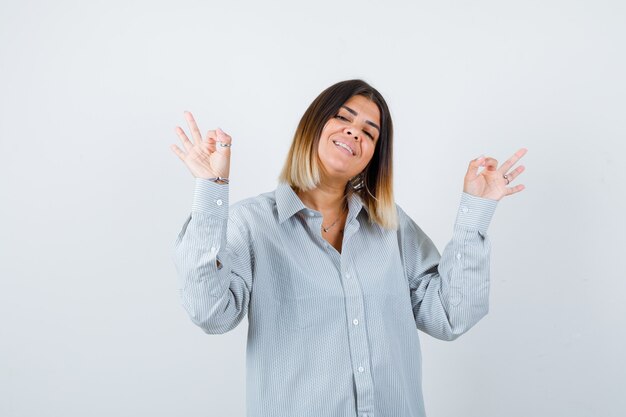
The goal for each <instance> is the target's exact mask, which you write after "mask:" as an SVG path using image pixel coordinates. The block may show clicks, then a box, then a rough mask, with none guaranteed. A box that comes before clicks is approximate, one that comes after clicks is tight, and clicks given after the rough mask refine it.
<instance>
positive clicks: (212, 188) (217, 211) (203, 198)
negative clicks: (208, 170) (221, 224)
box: [191, 178, 228, 219]
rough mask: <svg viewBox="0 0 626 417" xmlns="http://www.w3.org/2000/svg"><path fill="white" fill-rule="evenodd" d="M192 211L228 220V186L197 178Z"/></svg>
mask: <svg viewBox="0 0 626 417" xmlns="http://www.w3.org/2000/svg"><path fill="white" fill-rule="evenodd" d="M191 211H199V212H202V213H206V214H209V215H211V216H214V217H217V218H220V219H226V218H228V184H217V183H215V182H213V181H210V180H207V179H205V178H196V183H195V187H194V191H193V204H192V205H191Z"/></svg>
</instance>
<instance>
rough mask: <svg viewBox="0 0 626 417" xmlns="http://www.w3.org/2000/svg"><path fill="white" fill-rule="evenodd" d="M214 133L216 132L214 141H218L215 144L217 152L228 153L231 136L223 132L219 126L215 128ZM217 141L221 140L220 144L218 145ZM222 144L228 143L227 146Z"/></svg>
mask: <svg viewBox="0 0 626 417" xmlns="http://www.w3.org/2000/svg"><path fill="white" fill-rule="evenodd" d="M215 133H216V134H217V140H216V142H218V143H217V144H216V150H217V152H219V153H229V152H230V145H231V142H232V138H231V137H230V136H229V135H227V134H226V132H224V131H223V130H222V129H220V128H219V127H218V128H217V129H216V130H215ZM219 142H221V146H220V143H219ZM224 145H228V146H224Z"/></svg>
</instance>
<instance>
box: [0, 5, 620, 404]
mask: <svg viewBox="0 0 626 417" xmlns="http://www.w3.org/2000/svg"><path fill="white" fill-rule="evenodd" d="M625 23H626V6H624V2H620V1H597V0H596V1H571V0H569V1H551V0H550V1H546V0H541V1H537V0H530V1H528V0H526V1H515V2H513V1H456V2H450V1H437V2H409V1H406V2H400V1H386V2H385V3H384V5H383V4H382V2H372V1H363V0H361V1H328V2H325V1H322V2H321V1H315V2H306V3H304V2H295V1H284V2H280V1H275V0H274V1H265V2H252V1H250V2H248V3H244V2H235V1H231V2H226V1H223V2H213V1H185V0H183V1H176V2H164V1H147V0H143V1H132V0H131V1H128V0H126V1H123V2H122V1H88V2H80V1H61V0H57V1H54V2H44V1H23V0H21V1H17V0H2V3H1V4H0V196H1V197H0V198H1V200H0V256H1V261H0V415H2V416H4V417H18V416H19V417H21V416H33V417H34V416H37V417H40V416H64V417H74V416H75V417H78V416H81V417H82V416H85V415H88V416H94V417H97V416H181V415H185V416H190V417H191V416H243V415H244V410H245V401H244V400H245V390H244V388H245V363H244V361H245V338H246V332H247V321H245V320H244V322H242V323H241V324H240V325H239V327H237V328H236V329H235V330H233V331H232V332H230V333H227V334H224V335H213V336H209V335H205V334H204V333H203V332H202V331H201V330H200V329H199V328H197V327H195V326H194V325H193V324H192V323H191V321H190V320H189V319H188V318H187V316H186V313H185V312H184V310H183V309H182V307H181V306H180V305H179V301H178V298H177V294H176V288H177V277H176V272H175V269H174V265H173V262H172V259H171V253H172V252H171V249H172V244H173V242H174V239H175V238H176V236H177V234H178V233H179V231H180V229H181V227H182V225H183V222H184V220H185V219H186V217H187V215H188V214H189V211H190V209H191V202H192V192H193V178H192V176H191V174H190V173H189V171H188V170H187V169H186V167H185V166H184V165H183V164H182V162H181V161H180V160H179V159H178V158H177V157H176V155H175V154H174V153H173V152H172V151H171V150H170V148H169V147H170V145H171V144H174V143H176V144H179V143H180V142H179V141H178V138H177V137H176V135H175V133H174V127H175V126H176V125H180V126H183V127H184V128H185V129H186V130H188V127H187V126H186V125H185V121H184V118H183V111H184V110H190V111H192V112H193V113H194V115H195V116H196V119H197V120H198V123H199V125H200V128H201V129H202V130H203V131H206V130H208V129H214V128H215V127H217V126H219V127H221V128H222V129H224V130H225V131H226V132H228V133H230V134H231V135H232V136H233V144H234V145H233V151H232V165H231V186H230V190H231V194H230V198H231V202H234V201H237V200H240V199H242V198H244V197H248V196H254V195H258V194H260V193H262V192H266V191H270V190H273V189H274V188H275V186H276V180H277V176H278V173H279V171H280V167H281V166H282V164H283V162H284V158H285V156H286V153H287V150H288V147H289V144H290V143H291V139H292V137H293V133H294V131H295V128H296V126H297V123H298V121H299V119H300V117H301V115H302V113H303V112H304V111H305V109H306V108H307V106H308V105H309V103H310V102H311V101H312V100H313V99H314V98H315V97H316V96H317V95H318V94H319V93H320V92H321V91H322V90H323V89H324V88H326V87H328V86H329V85H331V84H333V83H335V82H337V81H341V80H345V79H351V78H362V79H364V80H365V81H367V82H369V83H371V84H372V85H373V86H374V87H376V88H377V89H378V90H379V91H380V92H381V93H382V94H383V95H384V97H385V98H386V100H387V102H388V103H389V106H390V108H391V112H392V116H393V120H394V123H395V128H396V135H395V150H394V153H395V155H394V167H395V178H394V183H395V192H396V201H397V202H398V203H399V204H400V205H401V206H402V207H403V208H405V210H406V211H407V212H408V213H409V215H410V216H411V217H412V218H413V219H414V220H415V221H416V222H417V223H418V224H419V225H420V226H421V227H422V228H423V229H424V230H425V231H426V233H428V234H429V236H430V237H431V238H432V239H433V240H434V242H435V243H436V244H437V246H438V247H439V248H440V250H443V247H444V246H445V244H446V243H447V242H448V240H449V239H450V237H451V233H452V226H453V222H454V218H455V213H456V209H457V207H458V202H459V198H460V192H461V189H462V180H463V175H464V174H465V171H466V169H467V164H468V162H469V161H470V160H471V159H473V158H475V157H477V156H479V155H480V154H481V153H485V154H486V155H488V156H492V157H495V158H496V159H498V160H499V161H500V162H504V160H505V159H507V158H508V157H509V156H510V155H512V154H513V152H515V151H516V150H517V149H519V148H521V147H526V148H528V154H527V155H526V156H525V157H524V158H523V159H522V161H521V162H520V163H523V164H524V165H525V166H526V172H524V174H522V175H521V176H520V177H519V180H517V181H516V182H515V183H523V184H524V185H526V187H527V188H526V190H524V191H523V192H521V193H519V194H516V195H514V196H511V197H507V198H504V199H503V200H501V201H500V203H499V204H498V208H497V210H496V214H495V216H494V219H493V222H492V224H491V226H490V228H489V235H490V238H491V240H492V266H491V268H492V282H491V295H490V301H491V303H490V312H489V314H488V315H487V316H486V317H485V318H484V319H483V320H481V321H480V322H479V323H478V324H477V325H476V326H475V327H474V328H473V329H472V330H470V332H469V333H467V334H466V335H464V336H462V337H461V338H460V339H458V340H457V341H454V342H442V341H438V340H435V339H433V338H431V337H429V336H427V335H425V334H421V336H422V337H421V339H422V346H423V364H424V382H423V385H424V395H425V400H426V410H427V413H428V415H429V417H447V416H464V417H503V416H507V417H517V416H519V417H522V416H524V417H526V416H531V415H532V416H567V417H589V416H594V417H597V416H602V417H611V416H618V415H619V416H621V415H623V410H624V409H625V408H626V399H625V398H626V396H624V391H623V390H624V380H625V376H626V364H625V362H624V352H625V351H626V337H625V335H624V333H625V332H624V317H625V316H626V307H625V306H624V294H625V293H626V284H625V278H626V276H625V275H626V274H624V258H625V256H624V253H623V252H624V249H625V248H626V245H625V243H624V235H625V231H626V227H625V222H624V213H625V212H626V200H625V187H624V181H625V180H626V178H625V177H626V175H625V169H624V163H623V160H624V151H625V150H626V146H625V145H624V140H625V139H626V135H625V133H626V128H625V127H626V123H625V114H626V113H625V110H626V104H625V103H626V101H625V99H626V82H625V80H624V78H625V77H624V74H626V58H625V50H626V49H625V45H624V43H625V42H624V40H625V39H626V24H625ZM620 161H622V162H620Z"/></svg>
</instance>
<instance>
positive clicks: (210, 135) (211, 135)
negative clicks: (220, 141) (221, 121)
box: [206, 130, 217, 153]
mask: <svg viewBox="0 0 626 417" xmlns="http://www.w3.org/2000/svg"><path fill="white" fill-rule="evenodd" d="M206 140H207V145H208V149H209V152H210V153H213V152H215V141H216V140H217V133H216V132H215V130H209V131H208V132H207V134H206Z"/></svg>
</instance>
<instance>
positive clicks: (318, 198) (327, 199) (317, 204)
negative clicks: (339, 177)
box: [296, 181, 346, 213]
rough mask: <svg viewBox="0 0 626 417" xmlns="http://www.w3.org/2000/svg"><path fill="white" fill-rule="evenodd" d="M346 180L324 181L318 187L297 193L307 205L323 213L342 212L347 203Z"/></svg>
mask: <svg viewBox="0 0 626 417" xmlns="http://www.w3.org/2000/svg"><path fill="white" fill-rule="evenodd" d="M345 189H346V183H345V182H335V183H331V182H326V181H322V182H321V183H320V184H319V185H318V186H317V187H316V188H314V189H313V190H308V191H298V192H296V194H297V195H298V197H300V200H302V202H303V203H304V205H305V206H307V207H309V208H311V209H313V210H317V211H319V212H321V213H341V212H342V211H343V208H344V204H345V195H344V191H345Z"/></svg>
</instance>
